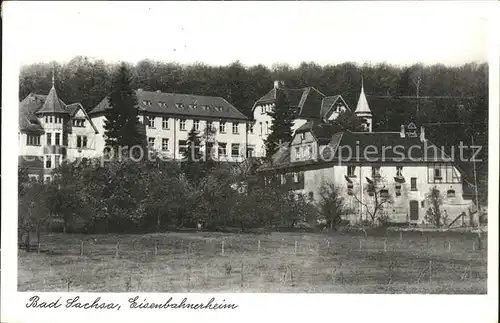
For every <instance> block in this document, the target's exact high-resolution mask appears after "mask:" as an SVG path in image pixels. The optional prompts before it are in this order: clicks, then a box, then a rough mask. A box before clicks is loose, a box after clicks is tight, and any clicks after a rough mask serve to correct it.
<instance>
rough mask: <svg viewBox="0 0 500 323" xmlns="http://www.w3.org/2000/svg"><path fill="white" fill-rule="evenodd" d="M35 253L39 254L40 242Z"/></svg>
mask: <svg viewBox="0 0 500 323" xmlns="http://www.w3.org/2000/svg"><path fill="white" fill-rule="evenodd" d="M36 253H37V254H40V241H38V246H37V249H36Z"/></svg>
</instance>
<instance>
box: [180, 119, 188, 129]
mask: <svg viewBox="0 0 500 323" xmlns="http://www.w3.org/2000/svg"><path fill="white" fill-rule="evenodd" d="M179 128H180V129H181V130H184V131H185V130H186V119H180V120H179Z"/></svg>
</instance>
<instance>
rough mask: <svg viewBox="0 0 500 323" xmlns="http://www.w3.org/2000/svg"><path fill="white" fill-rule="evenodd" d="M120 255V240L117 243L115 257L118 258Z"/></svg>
mask: <svg viewBox="0 0 500 323" xmlns="http://www.w3.org/2000/svg"><path fill="white" fill-rule="evenodd" d="M119 255H120V242H119V241H118V242H117V243H116V252H115V258H117V259H118V257H119Z"/></svg>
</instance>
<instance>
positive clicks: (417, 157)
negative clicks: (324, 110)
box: [259, 124, 450, 171]
mask: <svg viewBox="0 0 500 323" xmlns="http://www.w3.org/2000/svg"><path fill="white" fill-rule="evenodd" d="M304 126H306V125H304ZM304 126H302V127H301V128H303V129H302V130H306V129H307V126H306V127H304ZM309 127H311V124H309ZM310 129H312V132H313V134H314V135H315V137H317V140H318V141H319V144H320V145H322V146H324V145H328V146H329V147H330V149H325V150H323V151H322V153H323V156H322V157H323V158H318V159H317V160H307V161H291V159H290V147H288V148H286V149H283V150H282V151H280V152H277V153H276V154H275V155H273V157H272V163H267V164H265V165H263V166H261V167H260V168H259V171H266V170H271V169H283V168H292V167H299V166H304V165H311V164H322V163H330V162H335V163H337V164H338V163H339V162H345V163H348V162H369V163H370V162H372V163H375V164H376V163H382V162H402V163H405V162H411V163H419V162H421V163H429V162H450V160H447V158H448V155H446V154H445V153H444V152H443V151H442V150H441V149H440V148H439V147H437V146H436V145H434V144H433V143H432V142H430V141H425V142H422V141H420V138H418V137H417V138H408V137H405V138H401V135H400V133H399V132H349V131H340V132H339V131H338V130H336V129H335V126H330V125H326V126H325V125H314V124H312V128H310ZM297 131H298V130H297ZM367 147H370V148H367ZM410 147H415V148H412V149H410ZM318 154H319V153H318ZM332 154H333V155H332Z"/></svg>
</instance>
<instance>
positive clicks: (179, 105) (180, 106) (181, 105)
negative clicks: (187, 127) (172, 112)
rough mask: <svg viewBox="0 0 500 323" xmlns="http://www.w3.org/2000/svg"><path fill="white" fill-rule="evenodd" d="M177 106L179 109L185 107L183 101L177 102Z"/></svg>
mask: <svg viewBox="0 0 500 323" xmlns="http://www.w3.org/2000/svg"><path fill="white" fill-rule="evenodd" d="M175 107H176V108H177V109H182V108H184V104H182V103H176V104H175Z"/></svg>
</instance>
